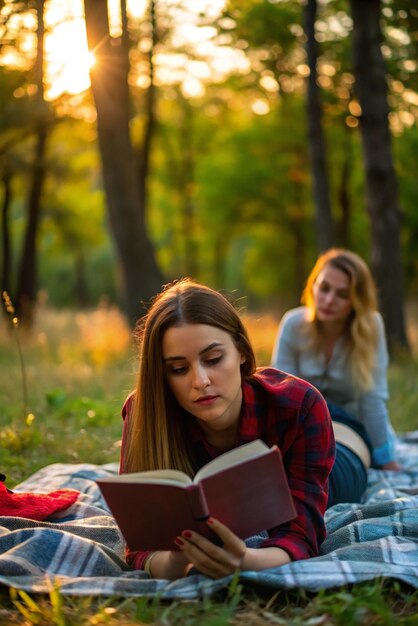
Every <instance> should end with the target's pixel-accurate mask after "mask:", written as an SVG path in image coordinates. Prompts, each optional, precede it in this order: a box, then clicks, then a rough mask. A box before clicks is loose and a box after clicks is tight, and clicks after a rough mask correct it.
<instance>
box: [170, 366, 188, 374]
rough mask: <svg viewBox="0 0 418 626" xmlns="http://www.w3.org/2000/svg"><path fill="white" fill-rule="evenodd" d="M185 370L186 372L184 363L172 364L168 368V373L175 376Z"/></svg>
mask: <svg viewBox="0 0 418 626" xmlns="http://www.w3.org/2000/svg"><path fill="white" fill-rule="evenodd" d="M186 372H187V366H186V365H172V366H171V367H170V369H169V373H170V374H174V375H175V376H179V375H181V374H185V373H186Z"/></svg>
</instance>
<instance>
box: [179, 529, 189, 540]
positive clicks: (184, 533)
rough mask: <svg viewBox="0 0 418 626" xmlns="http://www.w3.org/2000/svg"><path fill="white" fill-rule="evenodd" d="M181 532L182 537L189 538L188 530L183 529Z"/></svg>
mask: <svg viewBox="0 0 418 626" xmlns="http://www.w3.org/2000/svg"><path fill="white" fill-rule="evenodd" d="M181 534H182V535H183V537H186V539H190V537H191V536H192V533H191V532H190V530H184V531H183V532H182V533H181Z"/></svg>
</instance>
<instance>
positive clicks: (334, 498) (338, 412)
mask: <svg viewBox="0 0 418 626" xmlns="http://www.w3.org/2000/svg"><path fill="white" fill-rule="evenodd" d="M328 409H329V412H330V414H331V418H332V421H333V422H341V423H342V424H345V425H346V426H348V427H349V428H351V429H352V430H354V431H355V432H356V433H357V434H358V435H360V436H361V437H362V439H363V440H364V442H365V444H366V445H367V447H368V448H369V450H370V454H371V452H372V447H371V444H370V441H369V438H368V435H367V433H366V431H365V429H364V426H363V424H361V423H360V422H359V421H358V420H357V419H355V418H354V417H353V416H352V415H350V414H349V413H347V411H344V409H342V408H341V407H339V406H336V405H335V404H330V403H328ZM366 487H367V470H366V468H365V467H364V465H363V463H362V461H361V460H360V458H359V457H358V456H357V455H356V454H355V452H353V451H352V450H350V449H349V448H347V447H346V446H344V445H343V444H341V443H337V446H336V455H335V463H334V467H333V468H332V470H331V474H330V477H329V495H328V508H329V507H330V506H333V505H334V504H338V503H339V502H361V499H362V496H363V494H364V492H365V490H366Z"/></svg>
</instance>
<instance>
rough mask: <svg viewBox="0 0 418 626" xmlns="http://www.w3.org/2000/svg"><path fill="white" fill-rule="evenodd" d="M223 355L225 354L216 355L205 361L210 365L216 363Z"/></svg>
mask: <svg viewBox="0 0 418 626" xmlns="http://www.w3.org/2000/svg"><path fill="white" fill-rule="evenodd" d="M222 356H223V355H219V356H214V357H212V358H210V359H205V363H206V365H209V366H212V365H216V364H217V363H219V361H220V360H221V359H222Z"/></svg>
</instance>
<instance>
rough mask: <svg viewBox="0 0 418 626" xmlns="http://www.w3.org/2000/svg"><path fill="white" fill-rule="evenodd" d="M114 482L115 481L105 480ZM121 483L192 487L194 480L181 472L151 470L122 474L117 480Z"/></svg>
mask: <svg viewBox="0 0 418 626" xmlns="http://www.w3.org/2000/svg"><path fill="white" fill-rule="evenodd" d="M105 480H109V481H112V480H114V479H105ZM116 480H117V481H118V482H121V483H154V484H170V485H171V484H173V483H177V484H180V485H191V484H192V482H193V481H192V479H191V478H190V476H187V474H185V473H184V472H180V471H179V470H171V469H165V470H151V471H149V472H133V473H132V474H120V475H119V476H118V477H117V479H116Z"/></svg>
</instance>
